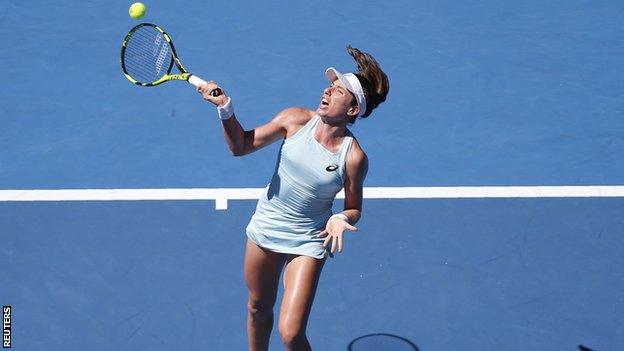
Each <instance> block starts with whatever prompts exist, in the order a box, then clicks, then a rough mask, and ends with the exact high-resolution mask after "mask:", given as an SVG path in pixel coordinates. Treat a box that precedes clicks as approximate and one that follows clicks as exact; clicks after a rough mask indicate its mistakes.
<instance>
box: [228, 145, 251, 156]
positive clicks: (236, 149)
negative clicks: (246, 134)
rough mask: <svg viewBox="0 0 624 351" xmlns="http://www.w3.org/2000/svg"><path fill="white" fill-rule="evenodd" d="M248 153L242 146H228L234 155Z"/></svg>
mask: <svg viewBox="0 0 624 351" xmlns="http://www.w3.org/2000/svg"><path fill="white" fill-rule="evenodd" d="M248 153H249V150H247V149H246V148H244V147H231V148H230V154H231V155H232V156H234V157H240V156H245V155H247V154H248Z"/></svg>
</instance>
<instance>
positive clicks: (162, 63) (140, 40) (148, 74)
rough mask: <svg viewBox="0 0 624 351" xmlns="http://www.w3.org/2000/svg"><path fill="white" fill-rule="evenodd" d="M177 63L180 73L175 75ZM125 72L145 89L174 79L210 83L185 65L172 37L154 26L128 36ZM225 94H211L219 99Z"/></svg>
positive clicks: (138, 28) (123, 48) (136, 29)
mask: <svg viewBox="0 0 624 351" xmlns="http://www.w3.org/2000/svg"><path fill="white" fill-rule="evenodd" d="M174 63H175V65H176V67H177V68H178V70H180V73H179V74H171V69H172V68H173V64H174ZM121 70H122V71H123V73H124V75H125V76H126V78H128V80H129V81H131V82H132V83H134V84H137V85H140V86H142V87H153V86H156V85H159V84H162V83H164V82H168V81H170V80H185V81H187V82H189V83H191V84H193V85H194V86H196V87H199V86H200V85H203V84H206V81H204V80H203V79H201V78H199V77H197V76H195V75H192V74H190V73H189V72H188V71H187V70H186V69H185V68H184V66H182V63H181V62H180V59H179V58H178V55H177V54H176V51H175V48H174V46H173V42H172V41H171V38H170V37H169V35H168V34H167V33H166V32H165V31H164V30H163V29H162V28H160V27H159V26H157V25H155V24H151V23H141V24H139V25H136V26H135V27H134V28H132V29H131V30H130V32H128V34H126V37H125V38H124V40H123V43H122V44H121ZM221 93H222V91H221V89H215V90H213V91H212V93H211V94H212V96H219V95H221Z"/></svg>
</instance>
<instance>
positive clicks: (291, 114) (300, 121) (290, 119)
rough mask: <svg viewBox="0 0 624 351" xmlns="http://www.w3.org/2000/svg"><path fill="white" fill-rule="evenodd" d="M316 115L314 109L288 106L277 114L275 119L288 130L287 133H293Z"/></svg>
mask: <svg viewBox="0 0 624 351" xmlns="http://www.w3.org/2000/svg"><path fill="white" fill-rule="evenodd" d="M313 117H314V111H310V110H308V109H306V108H303V107H288V108H286V109H283V110H282V111H280V113H278V114H277V116H275V120H277V121H279V123H280V124H282V126H283V127H284V128H286V130H287V135H288V136H290V135H293V134H294V133H296V132H297V131H298V130H299V129H301V128H302V127H303V126H304V125H306V123H308V122H309V121H310V120H311V119H312V118H313Z"/></svg>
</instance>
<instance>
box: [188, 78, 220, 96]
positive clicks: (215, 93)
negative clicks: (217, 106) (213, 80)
mask: <svg viewBox="0 0 624 351" xmlns="http://www.w3.org/2000/svg"><path fill="white" fill-rule="evenodd" d="M188 82H189V83H191V84H193V85H194V86H195V87H196V88H199V87H200V86H202V85H204V84H207V83H206V81H205V80H203V79H201V78H199V77H198V76H194V75H191V76H190V77H189V79H188ZM222 93H223V92H222V91H221V89H219V88H217V89H215V90H213V91H212V92H211V94H212V96H214V97H217V96H219V95H221V94H222Z"/></svg>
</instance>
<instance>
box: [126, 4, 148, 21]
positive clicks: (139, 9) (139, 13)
mask: <svg viewBox="0 0 624 351" xmlns="http://www.w3.org/2000/svg"><path fill="white" fill-rule="evenodd" d="M145 11H147V7H145V5H143V4H142V3H140V2H135V3H134V4H132V5H130V9H129V10H128V13H130V17H132V18H134V19H139V18H141V17H143V16H145Z"/></svg>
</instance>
